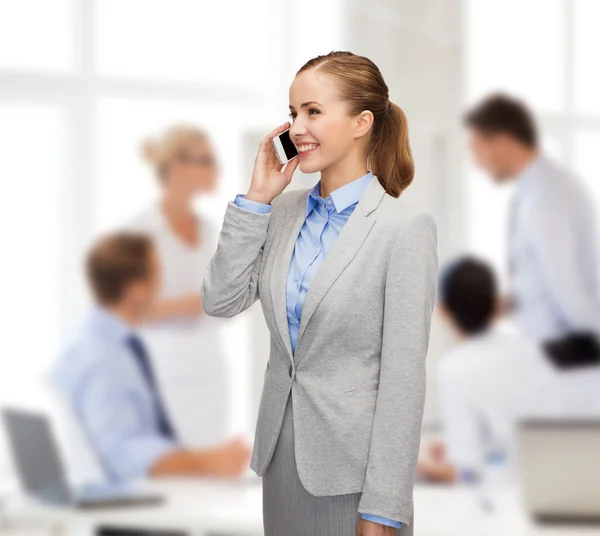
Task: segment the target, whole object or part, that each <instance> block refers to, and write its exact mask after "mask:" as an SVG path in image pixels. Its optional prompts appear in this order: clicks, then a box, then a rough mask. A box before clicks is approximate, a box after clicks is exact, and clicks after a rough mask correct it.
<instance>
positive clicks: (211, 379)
mask: <svg viewBox="0 0 600 536" xmlns="http://www.w3.org/2000/svg"><path fill="white" fill-rule="evenodd" d="M143 156H144V158H145V160H146V161H147V162H148V163H149V164H150V166H151V167H152V168H153V170H154V173H155V175H156V177H157V179H158V182H159V184H160V187H161V195H160V197H159V199H158V201H157V202H155V203H153V204H152V205H151V206H150V207H148V208H147V209H146V210H144V211H143V212H142V213H141V214H139V215H138V216H137V217H136V218H135V219H134V221H133V223H132V227H133V228H135V229H136V230H138V231H143V232H145V233H147V234H149V235H150V236H151V237H152V238H153V239H154V241H155V244H156V246H157V249H158V253H159V258H160V260H161V264H162V288H161V291H160V294H159V299H158V301H157V303H156V305H155V306H154V308H153V309H152V310H151V311H150V313H149V314H148V316H147V318H146V322H145V325H144V326H143V328H142V330H141V334H142V336H143V338H144V340H145V342H146V344H147V346H148V348H149V350H150V355H151V356H152V358H153V360H154V362H155V365H156V367H157V370H158V375H159V378H160V381H161V387H162V389H163V395H164V398H165V401H166V403H167V406H168V407H169V409H170V413H171V415H172V420H173V421H174V424H175V428H176V429H177V432H178V435H179V437H180V439H181V441H182V443H183V444H184V445H189V446H194V447H205V446H209V445H216V444H219V443H221V442H222V441H223V440H224V439H226V437H227V435H228V430H229V408H230V386H229V373H228V366H227V363H226V360H225V356H224V353H223V351H222V348H221V344H220V340H219V327H220V324H221V323H222V322H223V321H219V320H217V319H214V318H210V317H208V316H206V315H205V314H204V312H203V310H202V303H201V299H200V288H201V282H202V278H203V275H204V272H205V270H206V268H207V265H208V263H209V261H210V258H211V255H212V253H214V250H215V248H216V232H215V231H214V230H213V229H211V228H210V226H209V225H208V222H207V221H206V219H205V218H201V217H199V216H198V214H196V213H195V212H194V208H193V202H194V200H195V198H196V196H198V195H203V194H208V193H210V192H212V191H213V190H214V189H215V187H216V184H217V179H218V173H219V170H218V165H217V161H216V158H215V155H214V152H213V148H212V146H211V143H210V140H209V138H208V136H207V135H206V134H205V133H204V132H202V131H200V130H198V129H197V128H194V127H190V126H175V127H172V128H170V129H169V130H167V131H166V132H165V133H164V134H163V135H162V136H161V137H160V138H158V139H153V140H147V141H146V142H144V144H143Z"/></svg>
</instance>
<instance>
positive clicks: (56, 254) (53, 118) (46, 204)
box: [0, 103, 66, 390]
mask: <svg viewBox="0 0 600 536" xmlns="http://www.w3.org/2000/svg"><path fill="white" fill-rule="evenodd" d="M65 129H66V126H65V118H64V114H63V113H62V112H61V110H60V109H56V108H53V107H50V106H36V105H28V104H27V105H6V104H1V103H0V148H1V149H0V150H1V151H2V195H1V196H0V214H2V225H1V226H0V243H1V244H2V277H0V296H1V297H2V299H1V300H0V325H1V326H2V340H1V342H0V352H1V353H2V360H1V363H0V386H1V385H2V383H3V381H6V379H7V378H9V379H10V381H12V380H13V379H14V377H15V376H18V375H21V374H27V373H28V372H31V371H37V370H41V369H42V368H43V367H45V366H47V365H48V364H49V363H51V361H52V359H53V358H54V357H55V355H56V353H57V351H58V348H59V334H60V331H59V319H60V317H61V300H60V297H61V293H62V291H63V290H64V288H62V287H61V281H60V276H59V270H60V256H61V254H62V251H63V248H64V244H63V241H62V233H61V231H62V227H61V223H62V222H61V209H62V199H61V194H62V193H63V191H64V187H65V184H64V182H63V177H64V173H65V162H64V158H65V147H64V143H65V141H66V135H65V134H66V132H65ZM0 390H2V387H0Z"/></svg>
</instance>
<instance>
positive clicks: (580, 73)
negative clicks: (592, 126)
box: [573, 0, 600, 114]
mask: <svg viewBox="0 0 600 536" xmlns="http://www.w3.org/2000/svg"><path fill="white" fill-rule="evenodd" d="M573 4H574V17H573V18H574V24H575V27H576V30H577V31H575V32H574V35H573V37H574V71H575V80H574V82H575V88H574V93H575V108H576V111H577V112H579V113H582V114H600V99H599V98H598V95H600V69H599V68H598V50H600V32H599V31H598V21H599V20H600V2H598V1H597V0H574V1H573Z"/></svg>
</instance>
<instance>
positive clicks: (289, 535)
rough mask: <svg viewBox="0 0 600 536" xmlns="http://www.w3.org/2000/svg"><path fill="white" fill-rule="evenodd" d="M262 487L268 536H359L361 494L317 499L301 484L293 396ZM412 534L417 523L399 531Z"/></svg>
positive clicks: (288, 404)
mask: <svg viewBox="0 0 600 536" xmlns="http://www.w3.org/2000/svg"><path fill="white" fill-rule="evenodd" d="M262 484H263V522H264V529H265V536H356V525H357V523H358V520H359V517H360V514H359V513H358V510H357V509H358V503H359V502H360V498H361V493H350V494H347V495H331V496H325V497H316V496H315V495H311V494H310V493H309V492H308V491H306V489H305V488H304V486H303V485H302V483H301V482H300V478H299V477H298V471H297V469H296V458H295V455H294V423H293V418H292V397H291V395H290V396H289V398H288V402H287V406H286V409H285V416H284V418H283V425H282V428H281V433H280V435H279V439H278V440H277V446H276V447H275V452H274V454H273V458H272V459H271V462H270V464H269V467H268V468H267V470H266V471H265V473H264V475H263V480H262ZM412 534H413V523H411V525H410V526H406V525H403V526H402V528H401V529H400V530H398V536H412Z"/></svg>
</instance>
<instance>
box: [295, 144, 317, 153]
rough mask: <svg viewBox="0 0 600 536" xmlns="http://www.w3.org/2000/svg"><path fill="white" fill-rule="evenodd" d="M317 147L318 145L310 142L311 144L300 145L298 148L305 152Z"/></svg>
mask: <svg viewBox="0 0 600 536" xmlns="http://www.w3.org/2000/svg"><path fill="white" fill-rule="evenodd" d="M315 147H317V145H316V144H314V143H313V144H310V145H299V146H298V149H299V150H300V152H301V153H304V152H306V151H311V150H312V149H314V148H315Z"/></svg>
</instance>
